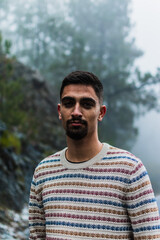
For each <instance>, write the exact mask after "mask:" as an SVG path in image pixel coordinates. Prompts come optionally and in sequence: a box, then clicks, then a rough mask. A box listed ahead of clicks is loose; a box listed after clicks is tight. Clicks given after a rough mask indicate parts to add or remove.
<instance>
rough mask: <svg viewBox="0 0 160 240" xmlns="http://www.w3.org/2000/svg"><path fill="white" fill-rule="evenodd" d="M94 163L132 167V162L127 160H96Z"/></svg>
mask: <svg viewBox="0 0 160 240" xmlns="http://www.w3.org/2000/svg"><path fill="white" fill-rule="evenodd" d="M94 165H100V166H113V165H119V166H121V167H122V166H130V167H133V166H134V164H133V163H131V162H127V161H117V162H110V161H109V162H107V161H106V162H97V163H95V164H94Z"/></svg>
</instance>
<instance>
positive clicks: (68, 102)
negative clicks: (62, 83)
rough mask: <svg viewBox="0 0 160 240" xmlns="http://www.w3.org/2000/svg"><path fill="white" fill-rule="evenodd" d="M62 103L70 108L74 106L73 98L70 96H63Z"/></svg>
mask: <svg viewBox="0 0 160 240" xmlns="http://www.w3.org/2000/svg"><path fill="white" fill-rule="evenodd" d="M62 104H63V106H64V107H65V108H71V107H73V106H74V100H73V99H71V98H65V99H63V100H62Z"/></svg>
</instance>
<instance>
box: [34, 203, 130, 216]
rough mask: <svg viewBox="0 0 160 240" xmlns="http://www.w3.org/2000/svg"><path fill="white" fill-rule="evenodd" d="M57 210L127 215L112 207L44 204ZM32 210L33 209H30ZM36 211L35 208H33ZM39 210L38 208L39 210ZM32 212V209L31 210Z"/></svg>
mask: <svg viewBox="0 0 160 240" xmlns="http://www.w3.org/2000/svg"><path fill="white" fill-rule="evenodd" d="M53 209H55V210H57V209H61V210H62V209H64V210H72V211H82V212H92V213H105V214H106V213H107V214H114V215H119V216H124V215H126V211H125V210H124V211H122V210H121V211H119V210H115V209H111V208H109V209H108V208H96V207H86V206H71V205H57V204H56V205H48V206H44V210H53ZM30 211H31V210H30ZM33 211H34V210H33ZM37 211H38V210H37ZM31 213H32V211H31Z"/></svg>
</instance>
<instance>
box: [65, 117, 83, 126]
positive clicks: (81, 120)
mask: <svg viewBox="0 0 160 240" xmlns="http://www.w3.org/2000/svg"><path fill="white" fill-rule="evenodd" d="M70 123H81V124H84V125H87V121H85V120H83V119H81V118H79V117H74V118H72V119H69V120H67V124H70Z"/></svg>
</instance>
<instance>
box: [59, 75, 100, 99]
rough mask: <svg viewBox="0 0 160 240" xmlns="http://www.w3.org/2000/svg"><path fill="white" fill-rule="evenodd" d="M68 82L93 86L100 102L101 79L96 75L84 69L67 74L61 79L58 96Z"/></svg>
mask: <svg viewBox="0 0 160 240" xmlns="http://www.w3.org/2000/svg"><path fill="white" fill-rule="evenodd" d="M70 84H82V85H87V86H91V87H93V89H94V91H95V93H96V95H97V97H98V98H99V101H100V102H101V103H102V101H103V85H102V83H101V81H100V80H99V79H98V77H97V76H95V75H94V74H93V73H91V72H86V71H75V72H71V73H70V74H69V75H67V76H66V77H65V78H64V79H63V81H62V85H61V89H60V98H61V96H62V93H63V90H64V87H65V86H68V85H70Z"/></svg>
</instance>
